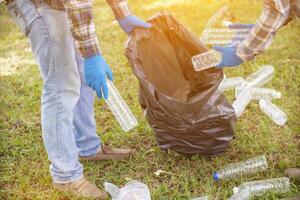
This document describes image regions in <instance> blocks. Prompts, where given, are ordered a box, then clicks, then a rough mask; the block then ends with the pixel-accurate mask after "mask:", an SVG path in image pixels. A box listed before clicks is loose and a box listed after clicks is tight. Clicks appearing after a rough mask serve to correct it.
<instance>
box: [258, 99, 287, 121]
mask: <svg viewBox="0 0 300 200" xmlns="http://www.w3.org/2000/svg"><path fill="white" fill-rule="evenodd" d="M259 107H260V110H261V111H262V112H263V113H265V114H266V115H267V116H268V117H270V118H271V119H272V120H273V121H274V122H275V123H276V124H277V125H280V126H283V125H284V124H285V123H286V121H287V115H286V114H285V113H284V112H283V111H282V110H281V109H280V108H278V107H277V106H276V105H274V104H273V103H272V102H271V101H269V100H264V99H262V100H260V101H259Z"/></svg>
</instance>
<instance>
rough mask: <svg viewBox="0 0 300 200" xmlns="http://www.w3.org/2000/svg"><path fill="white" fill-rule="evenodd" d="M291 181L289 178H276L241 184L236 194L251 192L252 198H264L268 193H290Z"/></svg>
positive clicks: (235, 190)
mask: <svg viewBox="0 0 300 200" xmlns="http://www.w3.org/2000/svg"><path fill="white" fill-rule="evenodd" d="M289 188H290V181H289V179H288V178H286V177H284V178H275V179H267V180H260V181H252V182H246V183H243V184H241V185H240V186H239V187H237V188H235V189H234V192H235V193H240V192H242V191H245V192H249V193H250V194H251V196H262V195H264V194H265V193H267V192H279V193H285V192H287V191H289Z"/></svg>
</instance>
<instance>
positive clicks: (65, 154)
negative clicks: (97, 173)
mask: <svg viewBox="0 0 300 200" xmlns="http://www.w3.org/2000/svg"><path fill="white" fill-rule="evenodd" d="M37 11H38V13H39V15H40V19H38V20H36V21H35V22H34V23H33V24H32V28H31V31H30V33H29V39H30V43H31V46H32V49H33V53H34V55H35V57H36V59H37V61H38V63H39V66H40V71H41V74H42V77H43V81H44V85H43V93H42V132H43V139H44V144H45V147H46V151H47V153H48V158H49V160H50V162H51V166H50V171H51V175H52V178H53V181H54V182H55V183H69V182H74V181H77V180H79V179H81V178H82V177H83V167H82V165H81V164H80V163H79V162H78V149H77V147H76V144H75V138H74V133H73V109H74V107H75V104H76V103H77V101H78V99H79V92H80V91H79V89H80V78H79V73H78V70H77V65H76V61H75V52H74V41H73V38H72V35H71V32H70V30H69V25H68V19H67V15H66V13H65V12H62V11H58V10H54V9H52V8H50V7H49V6H47V5H41V6H40V7H39V8H38V9H37Z"/></svg>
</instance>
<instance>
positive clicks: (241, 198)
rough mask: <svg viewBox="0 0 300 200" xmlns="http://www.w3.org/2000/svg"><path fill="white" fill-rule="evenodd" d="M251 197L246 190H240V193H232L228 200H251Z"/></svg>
mask: <svg viewBox="0 0 300 200" xmlns="http://www.w3.org/2000/svg"><path fill="white" fill-rule="evenodd" d="M251 197H252V195H251V194H250V192H249V191H248V190H242V191H240V192H236V193H234V194H233V195H232V196H231V197H230V198H229V200H249V199H251Z"/></svg>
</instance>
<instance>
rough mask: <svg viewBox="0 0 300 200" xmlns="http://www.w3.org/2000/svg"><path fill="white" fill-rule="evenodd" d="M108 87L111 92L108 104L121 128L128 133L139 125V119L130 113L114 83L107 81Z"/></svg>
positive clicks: (107, 100)
mask: <svg viewBox="0 0 300 200" xmlns="http://www.w3.org/2000/svg"><path fill="white" fill-rule="evenodd" d="M107 86H108V90H109V95H108V99H106V100H105V101H106V104H107V105H108V107H109V108H110V110H111V111H112V113H113V115H114V116H115V118H116V119H117V121H118V123H119V124H120V126H121V128H122V129H123V130H124V131H125V132H128V131H130V130H131V129H133V128H135V127H136V126H137V125H138V122H137V119H136V118H135V116H134V115H133V114H132V112H131V111H130V109H129V107H128V105H127V104H126V102H125V101H124V100H123V98H122V96H121V95H120V93H119V91H118V90H117V88H116V87H115V85H114V84H113V82H112V81H110V80H107Z"/></svg>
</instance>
